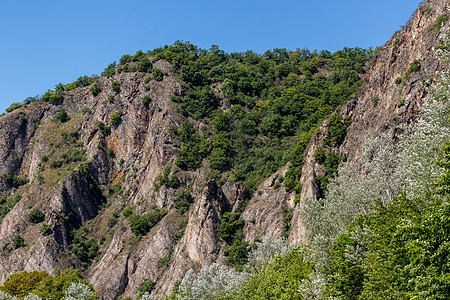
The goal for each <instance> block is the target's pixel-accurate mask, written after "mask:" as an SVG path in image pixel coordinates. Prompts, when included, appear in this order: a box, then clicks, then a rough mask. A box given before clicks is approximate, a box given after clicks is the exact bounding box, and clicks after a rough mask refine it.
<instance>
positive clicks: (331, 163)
mask: <svg viewBox="0 0 450 300" xmlns="http://www.w3.org/2000/svg"><path fill="white" fill-rule="evenodd" d="M341 161H345V155H343V154H337V153H336V152H333V151H332V152H328V153H327V154H326V157H325V160H324V162H323V166H324V167H325V172H324V175H317V176H316V180H317V183H318V187H319V197H323V195H325V193H326V190H327V186H328V183H329V181H330V179H331V178H333V177H334V176H335V175H336V174H337V171H338V166H339V163H340V162H341Z"/></svg>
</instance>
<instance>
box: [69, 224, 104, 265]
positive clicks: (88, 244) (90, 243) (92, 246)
mask: <svg viewBox="0 0 450 300" xmlns="http://www.w3.org/2000/svg"><path fill="white" fill-rule="evenodd" d="M83 234H84V232H83V230H78V231H76V232H75V236H74V239H73V241H72V244H71V246H70V250H71V251H72V253H74V254H75V255H76V256H78V258H79V259H80V260H81V261H82V262H84V263H87V264H89V263H91V261H92V260H93V259H94V258H95V257H97V255H98V254H99V253H98V249H99V247H98V244H97V241H96V240H95V239H94V238H93V237H90V238H89V239H87V238H86V237H85V236H84V235H83Z"/></svg>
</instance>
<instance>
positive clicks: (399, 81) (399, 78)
mask: <svg viewBox="0 0 450 300" xmlns="http://www.w3.org/2000/svg"><path fill="white" fill-rule="evenodd" d="M402 80H403V79H402V78H401V77H397V78H396V79H395V84H396V85H399V84H400V83H402Z"/></svg>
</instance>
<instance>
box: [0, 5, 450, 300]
mask: <svg viewBox="0 0 450 300" xmlns="http://www.w3.org/2000/svg"><path fill="white" fill-rule="evenodd" d="M429 8H431V10H429ZM449 9H450V1H444V0H429V1H425V2H423V3H422V4H421V5H420V7H419V9H418V10H417V11H416V13H415V14H414V16H413V18H412V19H411V20H410V21H409V22H408V24H407V25H406V26H405V27H404V28H403V29H402V30H401V31H399V32H397V33H396V34H394V36H393V37H392V38H391V39H390V40H389V41H388V42H387V43H386V45H385V46H384V47H382V48H381V50H380V51H379V52H378V53H377V55H376V56H375V58H374V59H373V61H372V62H371V63H370V66H369V70H368V72H367V74H366V76H365V80H364V85H363V88H362V92H361V93H360V94H359V95H357V96H355V97H354V98H353V99H352V100H351V101H350V102H349V103H348V104H347V105H346V106H344V107H343V108H342V109H341V111H340V113H341V115H342V116H344V117H346V116H349V117H350V118H351V120H352V124H351V126H350V127H349V129H348V133H347V137H346V139H345V141H344V142H343V144H342V145H341V146H340V150H341V151H343V152H345V153H346V154H347V159H348V160H356V159H358V156H359V155H360V153H361V150H362V145H363V142H364V140H365V139H366V138H367V137H371V136H376V135H377V134H379V133H380V132H384V131H388V130H394V129H395V128H396V126H397V125H398V124H401V123H408V122H414V121H415V120H416V118H417V115H418V114H417V112H418V109H419V107H420V105H421V104H422V103H423V101H424V98H425V97H426V96H427V93H426V89H425V88H424V85H423V83H424V82H426V80H430V79H433V78H432V77H433V74H434V72H435V71H436V70H438V69H440V68H442V66H440V65H439V64H438V62H437V61H436V59H435V58H434V57H433V55H432V53H431V49H432V47H433V46H435V45H437V43H438V39H437V35H438V33H439V30H437V29H435V27H434V24H435V22H436V19H437V18H438V17H439V16H440V15H442V14H444V13H448V11H449ZM414 60H420V61H421V63H420V66H421V67H420V70H418V71H417V72H413V73H411V74H410V75H409V77H408V78H406V77H405V73H406V72H407V70H408V69H409V67H410V65H411V63H412V62H413V61H414ZM154 66H155V67H157V68H160V69H162V70H163V71H164V73H165V76H164V79H163V80H162V81H155V80H150V81H147V83H145V82H146V78H147V77H148V76H150V75H148V74H143V73H137V72H135V73H120V74H117V75H114V76H112V77H111V78H105V77H101V78H99V79H98V80H97V84H98V85H99V86H100V87H101V92H100V94H98V95H97V96H95V97H94V96H93V95H92V93H91V92H90V88H89V87H82V88H77V89H75V90H72V91H68V92H66V93H65V96H64V100H61V101H59V102H57V103H53V104H49V103H41V102H36V103H33V104H30V105H27V106H25V107H22V108H20V109H18V110H15V111H13V112H11V113H8V114H7V115H6V116H3V117H1V118H0V175H2V176H0V199H4V200H1V201H0V204H1V203H4V202H8V203H10V204H11V203H12V204H11V205H10V207H11V209H10V211H9V212H8V213H7V214H6V215H5V217H4V219H3V221H2V222H1V224H0V282H3V281H4V280H5V279H6V278H7V277H8V276H9V275H10V274H11V273H14V272H18V271H21V270H28V271H31V270H45V271H47V272H49V273H53V272H54V269H55V268H57V267H58V268H63V269H64V268H67V267H70V266H74V267H83V266H84V276H85V277H86V279H87V280H89V281H90V282H91V283H92V284H93V285H94V287H95V289H96V290H97V291H98V292H99V294H100V295H101V298H102V299H116V298H117V297H119V296H122V297H127V296H131V297H134V296H135V290H136V287H138V286H139V285H140V283H141V282H143V281H144V280H145V279H150V280H152V281H155V282H156V291H157V294H159V295H163V294H167V293H170V292H171V291H172V289H173V286H174V284H175V283H176V281H177V280H181V279H182V278H183V276H184V274H185V272H186V271H187V270H189V269H190V268H193V269H196V270H199V269H200V268H201V267H202V266H207V265H209V264H211V263H213V262H219V263H225V257H224V247H225V246H226V244H225V241H223V240H222V239H221V238H220V234H219V228H220V223H221V219H222V216H223V215H224V213H227V212H232V213H241V217H242V219H243V220H244V228H243V232H244V238H245V240H246V241H248V242H250V243H251V242H254V241H255V240H256V239H259V238H262V237H264V236H266V235H271V236H285V237H287V238H288V239H289V241H290V242H291V243H295V244H298V243H306V242H307V239H306V230H305V228H304V227H303V224H302V220H301V215H300V213H299V211H300V205H301V204H300V203H301V201H300V203H296V202H298V201H295V192H286V190H285V188H284V184H283V182H282V180H281V178H283V176H285V174H286V172H287V171H288V170H289V165H286V166H285V167H283V168H282V169H280V170H279V171H278V172H276V173H275V174H273V175H272V176H271V177H269V178H268V179H266V180H265V181H264V182H263V183H262V184H261V185H260V186H259V187H258V189H257V190H256V191H255V192H254V193H253V195H251V194H250V193H249V191H248V190H247V189H246V188H245V187H244V186H243V185H242V184H239V183H225V184H223V185H221V186H220V185H219V184H218V183H216V182H215V181H214V180H209V178H210V170H209V168H208V166H207V165H206V164H204V165H203V166H202V167H200V168H199V169H198V170H196V171H183V170H181V169H179V168H178V167H176V166H174V162H175V160H176V158H177V155H178V154H177V153H178V151H179V148H180V142H179V141H178V140H177V138H176V137H175V136H174V135H173V134H172V133H171V130H172V129H171V128H179V127H180V126H181V124H182V123H183V122H184V121H185V118H184V117H183V116H181V115H180V114H179V113H178V112H177V105H176V104H175V103H173V102H171V101H170V98H171V96H172V95H173V94H174V93H175V92H180V90H181V84H182V83H181V82H180V80H179V79H178V78H177V77H176V76H175V75H174V74H173V73H172V71H171V66H170V64H169V63H167V62H165V61H161V60H160V61H156V62H154ZM399 77H401V78H402V82H401V83H399V84H397V83H396V82H395V81H396V79H397V78H399ZM114 81H116V82H118V83H120V91H119V92H117V91H114V90H113V88H112V82H114ZM218 90H219V89H218ZM111 96H112V97H111ZM144 96H150V97H151V99H152V101H151V103H150V104H148V105H147V106H145V105H143V104H142V99H143V97H144ZM63 108H64V110H65V111H66V112H67V114H68V115H69V116H70V120H68V121H67V122H64V123H61V122H60V121H58V120H56V119H55V116H56V115H57V114H58V113H59V112H60V111H61V109H63ZM118 113H119V114H120V115H121V121H120V122H118V123H115V122H113V121H112V118H111V117H112V115H113V114H118ZM190 121H191V122H194V123H195V121H193V120H190ZM113 123H114V124H113ZM102 124H103V125H102ZM105 126H106V127H105ZM196 126H198V127H200V126H205V124H196ZM108 127H109V128H110V132H108V129H107V128H108ZM326 136H327V122H325V123H324V124H323V125H322V126H321V127H320V128H319V129H318V130H317V132H316V134H315V135H314V136H313V137H312V138H311V142H310V145H309V146H308V148H307V152H306V154H305V157H304V165H303V170H302V175H301V183H302V187H303V188H302V193H301V197H302V198H305V197H311V198H314V197H317V194H318V186H317V183H316V180H315V178H316V176H317V174H320V172H321V166H320V165H319V164H318V163H317V162H316V161H315V159H314V153H315V152H316V150H317V149H318V148H319V147H320V146H321V145H322V141H323V139H324V138H325V137H326ZM168 166H172V167H171V169H166V167H168ZM164 170H166V173H167V174H166V175H167V176H168V178H172V177H174V176H176V178H178V181H179V184H178V185H172V186H168V185H167V184H164V183H163V182H162V179H161V178H162V177H163V175H164V174H165V173H164ZM8 172H12V173H8ZM8 174H9V175H10V177H9V179H8ZM12 175H13V177H14V178H15V179H26V180H28V183H26V184H23V183H24V182H25V181H22V182H20V180H19V181H18V182H20V184H17V182H16V184H15V183H14V182H13V181H11V176H12ZM184 189H189V190H190V191H191V195H192V199H191V200H189V201H190V204H189V203H188V204H187V205H188V206H189V205H190V208H189V210H187V211H186V212H182V210H178V209H173V207H174V205H177V203H179V202H178V201H180V199H179V198H178V197H179V196H180V195H181V194H182V191H183V190H184ZM2 197H4V198H2ZM15 202H17V203H16V204H15V205H14V203H15ZM185 204H186V203H185ZM35 208H37V209H40V210H41V211H43V212H44V214H45V221H44V222H42V223H39V224H34V223H32V222H31V221H30V218H29V213H30V212H31V211H32V210H33V209H35ZM156 209H160V210H165V211H167V214H166V215H165V216H164V217H163V218H162V219H161V220H160V221H159V222H158V223H156V225H155V226H153V227H152V228H151V229H150V230H149V232H148V233H147V234H146V235H144V236H143V237H137V236H136V235H135V234H134V233H133V232H132V230H131V226H130V224H131V223H132V221H131V219H130V216H129V214H131V213H133V214H134V215H137V216H144V215H146V214H147V213H149V212H153V211H155V210H156ZM127 212H128V213H127ZM80 232H83V233H84V236H85V237H86V239H88V238H90V237H92V238H94V240H97V241H99V250H98V253H99V255H98V256H97V257H96V258H95V259H94V260H93V261H91V262H88V263H87V264H86V261H84V262H83V261H80V259H79V258H78V257H76V256H75V255H73V254H72V251H71V250H73V249H71V248H72V246H71V245H72V244H73V241H74V236H75V235H76V234H78V233H80ZM17 235H20V236H21V237H23V239H24V242H25V246H24V247H19V248H17V245H15V244H14V243H13V241H12V240H13V238H14V237H15V236H17ZM15 248H17V249H15Z"/></svg>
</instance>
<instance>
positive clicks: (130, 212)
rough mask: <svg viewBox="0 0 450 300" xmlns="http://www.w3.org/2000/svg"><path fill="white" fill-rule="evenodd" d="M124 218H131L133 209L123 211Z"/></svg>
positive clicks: (128, 208)
mask: <svg viewBox="0 0 450 300" xmlns="http://www.w3.org/2000/svg"><path fill="white" fill-rule="evenodd" d="M122 214H123V216H124V217H125V218H128V217H129V216H131V215H132V214H133V207H127V208H125V209H124V210H123V212H122Z"/></svg>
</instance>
